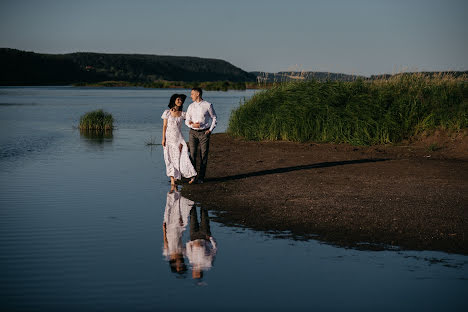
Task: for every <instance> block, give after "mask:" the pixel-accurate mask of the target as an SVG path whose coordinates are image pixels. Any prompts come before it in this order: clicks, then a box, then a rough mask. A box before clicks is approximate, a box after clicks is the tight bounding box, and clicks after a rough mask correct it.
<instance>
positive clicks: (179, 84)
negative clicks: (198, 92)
mask: <svg viewBox="0 0 468 312" xmlns="http://www.w3.org/2000/svg"><path fill="white" fill-rule="evenodd" d="M248 85H249V87H251V85H255V86H256V84H255V83H249V84H247V83H246V82H232V81H205V82H186V81H166V80H156V81H153V82H130V81H102V82H96V83H75V84H73V86H75V87H142V88H162V89H191V88H194V87H199V88H202V89H203V90H207V91H227V90H245V89H246V88H247V86H248Z"/></svg>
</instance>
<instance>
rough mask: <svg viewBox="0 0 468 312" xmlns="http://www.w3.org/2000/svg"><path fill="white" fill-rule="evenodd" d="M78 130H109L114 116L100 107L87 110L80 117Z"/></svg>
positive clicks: (112, 125) (112, 124)
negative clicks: (90, 110)
mask: <svg viewBox="0 0 468 312" xmlns="http://www.w3.org/2000/svg"><path fill="white" fill-rule="evenodd" d="M79 128H80V130H97V131H110V130H112V129H113V128H114V118H113V117H112V115H111V114H109V113H106V112H104V111H103V110H102V109H99V110H95V111H92V112H88V113H86V114H84V115H83V116H81V118H80V126H79Z"/></svg>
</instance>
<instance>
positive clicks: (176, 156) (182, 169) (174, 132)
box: [161, 109, 197, 180]
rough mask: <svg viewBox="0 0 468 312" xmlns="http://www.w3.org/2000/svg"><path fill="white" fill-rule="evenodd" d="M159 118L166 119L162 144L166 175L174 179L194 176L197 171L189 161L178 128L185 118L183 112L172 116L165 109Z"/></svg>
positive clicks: (185, 145) (185, 146)
mask: <svg viewBox="0 0 468 312" xmlns="http://www.w3.org/2000/svg"><path fill="white" fill-rule="evenodd" d="M161 118H162V119H167V128H166V146H164V161H165V162H166V174H167V176H168V177H174V179H176V180H180V179H181V178H182V177H185V178H191V177H194V176H196V175H197V172H196V171H195V168H193V165H192V162H191V161H190V158H189V154H188V148H187V143H185V140H184V137H183V136H182V132H181V129H180V128H181V126H182V123H183V120H184V119H185V112H182V114H181V116H180V117H174V116H172V115H171V111H170V110H168V109H166V110H165V111H164V113H163V114H162V116H161ZM180 144H182V152H181V151H180V149H179V145H180Z"/></svg>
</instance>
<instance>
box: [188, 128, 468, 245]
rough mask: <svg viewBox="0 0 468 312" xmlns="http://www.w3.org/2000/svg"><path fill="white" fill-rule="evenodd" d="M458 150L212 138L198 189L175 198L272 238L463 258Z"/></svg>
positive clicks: (462, 172)
mask: <svg viewBox="0 0 468 312" xmlns="http://www.w3.org/2000/svg"><path fill="white" fill-rule="evenodd" d="M431 142H432V143H431ZM434 142H436V143H434ZM434 144H437V146H439V147H440V148H439V149H436V150H432V149H430V148H428V146H429V147H430V146H433V145H434ZM467 146H468V136H467V135H466V133H463V134H459V135H458V136H456V137H455V138H454V137H449V136H447V135H446V134H444V133H436V134H434V135H432V136H429V137H427V138H422V139H421V140H419V141H418V140H416V141H413V142H404V143H403V144H400V145H382V146H380V145H379V146H370V147H363V146H352V145H349V144H330V143H320V144H318V143H310V142H309V143H294V142H284V141H275V142H258V141H244V140H241V139H236V138H232V137H230V136H229V135H227V134H224V133H222V134H213V136H212V139H211V143H210V154H209V161H208V169H207V176H206V180H205V183H204V184H197V185H188V184H184V186H183V188H182V195H183V196H185V197H187V198H189V199H191V200H193V201H196V202H199V203H200V204H201V205H203V206H205V207H207V208H209V209H210V210H211V211H212V212H214V215H215V217H214V219H215V221H217V222H221V223H223V224H226V225H231V226H241V227H246V228H250V229H253V230H258V231H264V232H267V233H276V234H278V235H279V236H282V237H284V236H287V237H290V238H293V239H300V240H302V239H316V240H319V241H323V242H327V243H330V244H333V245H339V246H343V247H351V248H364V249H378V250H382V249H411V250H434V251H444V252H449V253H459V254H468V244H467V234H468V230H467V227H468V211H467V208H468V149H467V148H466V147H467Z"/></svg>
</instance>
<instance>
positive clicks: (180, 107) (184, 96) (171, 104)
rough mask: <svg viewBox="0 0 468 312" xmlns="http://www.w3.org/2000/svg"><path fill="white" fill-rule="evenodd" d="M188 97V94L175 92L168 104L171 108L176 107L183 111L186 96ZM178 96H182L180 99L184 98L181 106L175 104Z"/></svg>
mask: <svg viewBox="0 0 468 312" xmlns="http://www.w3.org/2000/svg"><path fill="white" fill-rule="evenodd" d="M186 97H187V96H186V95H185V94H177V93H175V94H173V95H172V96H171V99H170V100H169V105H167V106H168V107H169V108H173V107H176V108H177V109H178V110H179V111H181V110H182V107H183V106H184V102H185V98H186ZM178 98H180V99H181V100H182V105H180V106H177V105H176V104H175V101H176V100H177V99H178Z"/></svg>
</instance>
